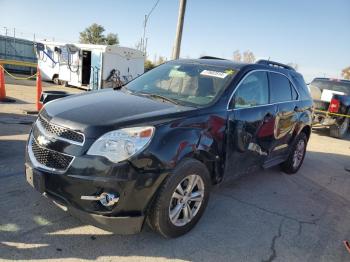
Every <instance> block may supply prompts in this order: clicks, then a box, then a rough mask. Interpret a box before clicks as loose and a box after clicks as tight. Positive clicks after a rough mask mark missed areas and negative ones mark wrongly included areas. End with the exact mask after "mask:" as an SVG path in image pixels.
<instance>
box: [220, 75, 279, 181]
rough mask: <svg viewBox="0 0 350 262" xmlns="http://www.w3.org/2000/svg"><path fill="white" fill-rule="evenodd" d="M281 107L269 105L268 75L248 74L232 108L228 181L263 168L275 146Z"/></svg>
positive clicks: (228, 140) (227, 161)
mask: <svg viewBox="0 0 350 262" xmlns="http://www.w3.org/2000/svg"><path fill="white" fill-rule="evenodd" d="M276 112H277V106H276V105H272V104H270V103H269V83H268V75H267V72H266V71H261V70H259V71H252V72H249V73H247V75H246V76H245V77H244V78H243V80H242V81H241V82H240V83H239V85H238V87H237V88H236V90H235V92H234V94H233V97H232V99H231V102H230V104H229V108H228V123H227V125H228V131H227V148H226V165H225V170H226V172H225V178H229V177H236V176H238V175H239V174H242V173H246V172H249V171H250V170H251V169H253V168H255V167H257V166H261V164H262V163H263V162H264V161H265V160H266V158H267V157H268V154H269V152H270V148H271V146H272V144H273V143H274V125H275V124H274V123H275V118H276Z"/></svg>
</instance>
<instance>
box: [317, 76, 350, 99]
mask: <svg viewBox="0 0 350 262" xmlns="http://www.w3.org/2000/svg"><path fill="white" fill-rule="evenodd" d="M310 85H311V86H313V87H317V88H319V89H320V91H322V90H323V89H328V90H332V91H338V92H343V93H345V94H347V95H349V94H350V82H349V83H346V82H341V81H336V80H334V81H332V80H320V79H316V80H313V81H312V82H311V84H310Z"/></svg>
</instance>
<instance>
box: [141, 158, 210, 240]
mask: <svg viewBox="0 0 350 262" xmlns="http://www.w3.org/2000/svg"><path fill="white" fill-rule="evenodd" d="M210 185H211V182H210V175H209V172H208V169H207V168H206V166H205V165H204V164H203V163H201V162H199V161H197V160H195V159H188V160H185V161H183V162H181V163H180V164H179V166H178V167H176V168H175V170H174V172H173V173H172V174H171V175H170V176H169V177H168V178H166V180H165V182H164V183H163V185H162V186H161V188H160V190H159V193H158V195H157V197H156V199H155V201H154V202H153V205H152V207H151V209H150V212H149V215H148V217H147V222H148V225H149V226H150V227H151V228H152V229H153V230H154V231H156V232H157V233H159V234H161V235H162V236H164V237H166V238H173V237H179V236H181V235H184V234H186V233H187V232H189V231H190V230H191V229H192V228H193V227H194V226H195V225H196V224H197V222H198V221H199V219H200V218H201V216H202V215H203V212H204V210H205V208H206V206H207V204H208V200H209V192H210Z"/></svg>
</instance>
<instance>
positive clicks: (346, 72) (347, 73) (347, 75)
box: [341, 66, 350, 80]
mask: <svg viewBox="0 0 350 262" xmlns="http://www.w3.org/2000/svg"><path fill="white" fill-rule="evenodd" d="M341 75H342V77H343V78H344V79H347V80H350V66H349V67H346V68H344V69H343V70H342V72H341Z"/></svg>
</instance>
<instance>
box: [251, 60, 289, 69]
mask: <svg viewBox="0 0 350 262" xmlns="http://www.w3.org/2000/svg"><path fill="white" fill-rule="evenodd" d="M256 64H259V65H267V66H273V67H279V68H284V69H288V70H292V71H295V69H294V68H293V67H291V66H289V65H285V64H281V63H278V62H274V61H270V60H263V59H261V60H258V61H257V62H256Z"/></svg>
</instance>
